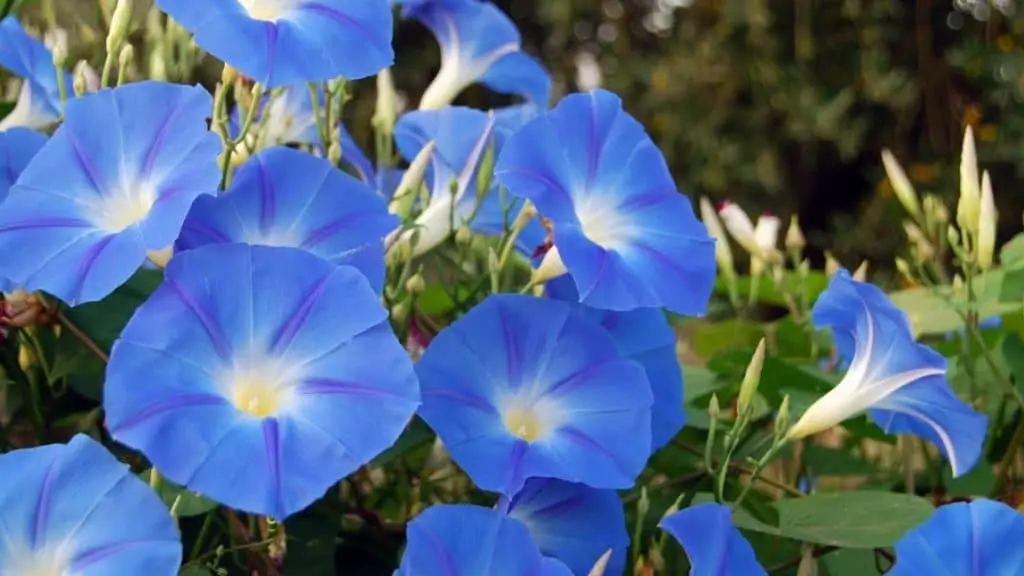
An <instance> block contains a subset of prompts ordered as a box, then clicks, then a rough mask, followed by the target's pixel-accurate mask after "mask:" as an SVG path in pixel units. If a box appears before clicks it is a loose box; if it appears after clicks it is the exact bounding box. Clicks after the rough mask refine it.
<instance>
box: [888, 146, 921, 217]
mask: <svg viewBox="0 0 1024 576" xmlns="http://www.w3.org/2000/svg"><path fill="white" fill-rule="evenodd" d="M882 165H883V166H884V167H885V174H886V176H888V178H889V183H890V184H891V185H892V190H893V193H895V194H896V199H897V200H899V201H900V204H902V205H903V209H904V210H906V211H907V212H908V213H909V214H910V215H911V216H913V217H914V218H915V219H920V218H921V205H920V203H919V202H918V199H917V193H916V192H914V185H913V184H911V183H910V178H907V173H906V172H904V171H903V167H902V166H900V163H899V161H897V160H896V157H895V156H893V155H892V152H890V151H889V149H888V148H887V149H884V150H882Z"/></svg>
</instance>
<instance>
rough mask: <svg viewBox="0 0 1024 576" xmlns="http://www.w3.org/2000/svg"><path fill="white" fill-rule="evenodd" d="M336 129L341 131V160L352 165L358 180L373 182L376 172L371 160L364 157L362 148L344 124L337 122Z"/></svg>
mask: <svg viewBox="0 0 1024 576" xmlns="http://www.w3.org/2000/svg"><path fill="white" fill-rule="evenodd" d="M338 129H339V130H340V131H341V161H342V162H344V163H345V164H348V165H349V166H350V167H352V169H353V170H355V173H356V176H357V177H358V178H359V179H360V180H362V181H363V182H365V183H367V184H374V183H375V182H376V178H377V174H376V170H375V169H374V167H373V162H371V161H370V159H369V158H367V157H366V154H365V153H364V152H363V149H362V148H360V147H359V144H357V143H356V141H355V139H354V138H352V134H350V133H349V131H348V130H346V129H345V126H344V125H342V124H339V125H338Z"/></svg>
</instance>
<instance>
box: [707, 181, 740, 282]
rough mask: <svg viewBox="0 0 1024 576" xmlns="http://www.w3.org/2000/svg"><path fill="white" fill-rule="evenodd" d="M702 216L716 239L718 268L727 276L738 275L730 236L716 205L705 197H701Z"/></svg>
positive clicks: (709, 232)
mask: <svg viewBox="0 0 1024 576" xmlns="http://www.w3.org/2000/svg"><path fill="white" fill-rule="evenodd" d="M700 218H701V220H702V221H703V222H704V227H705V228H707V229H708V234H709V235H710V236H711V237H712V238H714V239H715V260H717V261H718V270H719V271H720V272H721V273H722V276H725V277H726V278H735V277H736V265H735V264H734V263H733V259H732V248H731V247H730V246H729V238H728V237H726V235H725V229H723V228H722V222H721V221H720V220H719V219H718V214H717V213H716V212H715V207H714V206H712V205H711V201H710V200H708V199H707V198H705V197H701V199H700Z"/></svg>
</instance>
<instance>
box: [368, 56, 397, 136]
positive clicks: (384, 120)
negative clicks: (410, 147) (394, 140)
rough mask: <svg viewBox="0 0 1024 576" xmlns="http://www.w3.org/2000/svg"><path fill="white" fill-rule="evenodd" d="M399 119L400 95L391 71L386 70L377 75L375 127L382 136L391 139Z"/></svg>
mask: <svg viewBox="0 0 1024 576" xmlns="http://www.w3.org/2000/svg"><path fill="white" fill-rule="evenodd" d="M397 119H398V94H397V93H396V92H395V81H394V78H393V77H392V76H391V69H390V68H385V69H383V70H381V71H380V72H379V73H378V74H377V106H376V108H375V109H374V111H373V120H372V122H373V127H374V128H375V129H376V130H377V132H378V133H380V134H381V135H382V136H386V137H388V138H390V137H391V134H392V130H393V129H394V127H395V121H396V120H397Z"/></svg>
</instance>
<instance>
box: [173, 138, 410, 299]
mask: <svg viewBox="0 0 1024 576" xmlns="http://www.w3.org/2000/svg"><path fill="white" fill-rule="evenodd" d="M397 225H398V220H397V219H396V218H395V217H394V216H392V215H391V214H389V213H388V211H387V205H386V203H385V200H384V199H383V198H382V197H381V196H380V195H378V194H377V193H376V191H374V190H373V189H372V188H370V187H369V186H367V185H365V184H363V183H362V182H360V181H358V180H356V179H355V178H354V177H352V176H349V175H348V174H345V173H344V172H342V171H340V170H338V169H337V168H335V167H334V166H332V165H331V163H330V162H328V161H326V160H324V159H322V158H316V157H314V156H311V155H310V154H306V153H304V152H301V151H299V150H294V149H292V148H285V147H282V146H278V147H274V148H269V149H266V150H264V151H262V152H260V153H259V154H257V155H256V156H254V157H252V158H251V159H249V160H248V161H247V162H246V163H245V164H244V165H242V167H241V168H239V169H238V172H237V173H236V174H235V177H234V178H233V179H232V181H231V188H230V189H228V191H227V193H226V194H221V195H218V196H202V197H200V198H197V199H196V201H195V203H194V204H193V205H192V210H191V211H190V212H189V214H188V217H187V218H186V219H185V224H184V225H183V226H182V230H181V235H180V236H179V237H178V241H177V243H176V245H175V247H176V249H177V250H178V251H179V252H181V251H185V250H190V249H192V248H198V247H200V246H205V245H207V244H215V243H225V242H242V243H246V244H254V245H263V246H291V247H294V248H301V249H303V250H308V251H309V252H312V253H313V254H316V255H317V256H319V257H321V258H323V259H325V260H327V261H328V262H331V263H333V264H336V265H342V264H348V265H350V266H355V267H356V268H357V269H358V270H359V271H360V272H362V273H363V275H364V276H366V278H367V279H368V280H369V281H370V285H371V286H372V287H373V288H374V290H376V291H378V292H379V291H380V290H381V289H383V285H384V272H385V271H384V236H386V235H387V233H388V232H389V231H391V229H392V228H394V227H395V226H397Z"/></svg>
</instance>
